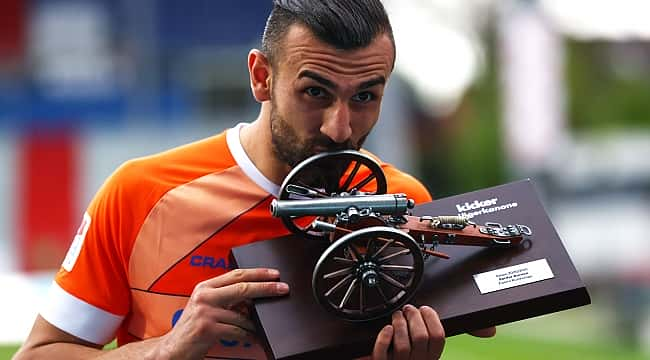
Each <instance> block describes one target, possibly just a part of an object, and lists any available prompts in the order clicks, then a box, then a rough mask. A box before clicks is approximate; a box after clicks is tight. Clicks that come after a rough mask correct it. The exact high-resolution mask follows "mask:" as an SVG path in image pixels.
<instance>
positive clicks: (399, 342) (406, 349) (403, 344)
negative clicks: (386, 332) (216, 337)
mask: <svg viewBox="0 0 650 360" xmlns="http://www.w3.org/2000/svg"><path fill="white" fill-rule="evenodd" d="M392 325H393V329H394V334H393V353H394V355H395V356H394V359H396V360H398V359H399V360H401V359H408V358H409V356H410V354H411V341H410V340H409V331H408V326H407V324H406V319H405V318H404V314H403V313H402V312H401V311H399V310H397V311H395V312H394V313H393V322H392Z"/></svg>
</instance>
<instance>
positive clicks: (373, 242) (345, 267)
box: [312, 226, 424, 321]
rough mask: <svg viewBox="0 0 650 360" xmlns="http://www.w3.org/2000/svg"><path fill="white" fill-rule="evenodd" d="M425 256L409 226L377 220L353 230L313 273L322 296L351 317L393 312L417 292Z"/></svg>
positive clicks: (318, 294) (332, 307)
mask: <svg viewBox="0 0 650 360" xmlns="http://www.w3.org/2000/svg"><path fill="white" fill-rule="evenodd" d="M423 266H424V260H423V256H422V252H421V250H420V247H419V246H418V244H417V243H416V242H415V240H413V238H412V237H411V236H409V235H408V234H406V233H405V232H403V231H400V230H397V229H395V228H392V227H387V226H373V227H368V228H365V229H360V230H356V231H354V232H352V233H349V234H347V235H345V236H343V237H341V238H340V239H338V240H337V241H335V242H334V243H333V244H332V245H330V246H329V247H328V248H327V249H326V250H325V251H324V252H323V254H322V255H321V257H320V259H319V260H318V262H317V263H316V267H315V268H314V272H313V276H312V289H313V292H314V296H315V298H316V300H317V301H318V302H319V303H320V304H321V305H322V306H323V307H324V308H325V309H326V310H328V311H330V312H332V313H334V314H335V315H337V316H338V317H341V318H343V319H346V320H350V321H366V320H372V319H377V318H380V317H383V316H386V315H389V314H391V313H392V312H393V311H395V310H397V309H399V308H401V307H402V306H403V305H404V304H406V302H407V301H409V299H410V298H411V297H412V296H413V294H415V291H416V290H417V287H418V285H419V283H420V280H421V279H422V274H423Z"/></svg>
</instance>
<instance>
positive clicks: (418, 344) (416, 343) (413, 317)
mask: <svg viewBox="0 0 650 360" xmlns="http://www.w3.org/2000/svg"><path fill="white" fill-rule="evenodd" d="M404 316H405V317H406V322H407V324H408V331H409V338H410V339H411V358H413V359H428V358H429V357H428V356H427V351H428V350H429V331H428V329H427V326H426V324H425V323H424V319H422V314H420V311H419V310H418V309H417V308H416V307H415V306H413V305H406V306H404Z"/></svg>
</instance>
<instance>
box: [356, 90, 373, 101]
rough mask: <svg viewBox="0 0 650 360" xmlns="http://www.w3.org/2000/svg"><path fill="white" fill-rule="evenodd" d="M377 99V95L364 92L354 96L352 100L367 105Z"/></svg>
mask: <svg viewBox="0 0 650 360" xmlns="http://www.w3.org/2000/svg"><path fill="white" fill-rule="evenodd" d="M375 98H376V96H375V94H373V93H371V92H370V91H363V92H360V93H358V94H356V95H354V96H353V97H352V100H353V101H356V102H360V103H367V102H370V101H372V100H374V99H375Z"/></svg>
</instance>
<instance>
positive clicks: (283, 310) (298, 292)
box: [232, 180, 590, 359]
mask: <svg viewBox="0 0 650 360" xmlns="http://www.w3.org/2000/svg"><path fill="white" fill-rule="evenodd" d="M493 198H497V199H498V203H497V204H496V205H494V206H500V205H505V204H512V203H516V204H517V205H516V207H512V208H508V209H502V210H499V211H496V212H492V213H489V214H486V215H478V216H476V217H474V218H473V219H472V220H473V221H474V222H476V223H484V222H486V221H490V222H501V223H502V224H514V223H519V224H525V225H528V226H529V227H530V228H531V229H532V230H533V235H532V237H531V241H529V242H527V243H526V244H524V246H522V247H519V248H516V249H486V248H478V247H471V246H451V245H441V246H439V247H438V248H437V250H439V251H442V252H445V253H447V254H449V255H450V256H451V259H448V260H446V259H438V258H430V259H428V260H427V261H426V262H425V266H424V275H423V278H422V282H421V285H420V287H419V289H418V291H417V292H416V295H415V297H414V299H413V300H412V301H411V303H412V304H414V305H425V304H426V305H430V306H432V307H433V308H434V309H436V311H437V312H438V314H439V315H440V318H441V320H442V323H443V326H444V327H445V332H446V334H447V336H453V335H457V334H461V333H465V332H467V331H470V330H476V329H481V328H485V327H489V326H493V325H499V324H505V323H509V322H513V321H517V320H522V319H526V318H530V317H534V316H538V315H542V314H547V313H552V312H556V311H560V310H565V309H570V308H574V307H578V306H582V305H586V304H589V303H590V299H589V294H588V293H587V290H586V288H585V286H584V284H583V283H582V281H581V280H580V277H579V275H578V273H577V272H576V270H575V268H574V266H573V264H572V262H571V259H570V258H569V256H568V254H567V252H566V250H565V248H564V246H563V245H562V241H561V240H560V238H559V237H558V235H557V233H556V231H555V229H554V228H553V225H552V224H551V222H550V220H549V218H548V216H547V215H546V212H545V211H544V208H543V206H542V205H541V203H540V201H539V199H538V197H537V195H536V193H535V190H534V188H533V185H532V184H531V182H530V181H529V180H524V181H518V182H514V183H510V184H506V185H501V186H497V187H494V188H489V189H483V190H479V191H474V192H471V193H466V194H462V195H458V196H453V197H449V198H444V199H440V200H436V201H434V202H431V203H427V204H423V205H420V206H417V207H416V209H415V210H414V214H415V215H434V216H435V215H455V214H457V213H458V210H457V207H456V204H461V205H462V204H464V203H465V202H468V203H472V202H474V200H479V201H482V200H486V199H493ZM494 206H489V207H490V208H492V207H494ZM474 211H476V210H474ZM328 245H329V244H328V243H319V242H317V241H308V240H304V239H299V238H297V237H295V236H291V237H286V238H280V239H273V240H268V241H262V242H258V243H255V244H250V245H246V246H242V247H238V248H235V249H233V252H232V258H233V261H234V263H235V264H236V265H237V266H238V267H241V268H251V267H270V268H276V269H279V270H280V272H281V278H282V280H283V281H285V282H287V283H288V284H289V285H290V287H291V294H290V295H289V296H286V297H283V298H274V299H262V300H257V301H255V304H254V316H255V320H256V321H257V322H258V326H259V328H260V329H261V330H262V332H263V340H264V341H265V342H266V349H267V353H268V355H269V357H272V358H275V359H303V358H304V359H320V358H323V359H332V358H339V359H340V358H353V357H358V356H363V355H368V354H370V353H371V351H372V346H373V344H374V341H375V337H376V335H377V333H378V331H379V329H381V327H383V326H384V325H385V324H387V323H389V318H386V319H379V320H375V321H373V322H363V323H353V322H348V321H345V320H341V319H339V318H337V317H335V316H333V315H332V314H330V313H328V312H326V311H325V310H324V309H322V308H321V307H320V306H319V305H318V304H317V303H316V301H315V300H314V298H313V295H312V288H311V276H312V271H313V269H314V265H315V264H316V261H317V260H318V258H319V256H320V254H321V253H322V252H323V251H324V249H325V248H326V247H327V246H328ZM539 259H546V260H547V262H548V264H549V266H550V268H551V270H552V271H553V274H554V277H553V278H552V279H548V280H543V281H539V282H535V283H531V284H527V285H522V286H518V287H513V288H509V289H504V290H499V291H495V292H491V293H487V294H481V293H480V292H479V290H478V287H477V285H476V284H475V282H474V279H473V275H474V274H479V273H483V272H486V271H490V270H495V269H501V268H505V267H508V266H511V265H517V264H522V263H526V262H530V261H534V260H539Z"/></svg>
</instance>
